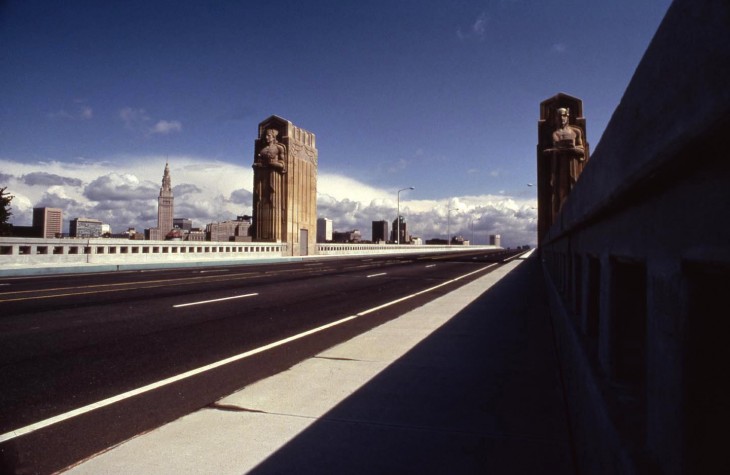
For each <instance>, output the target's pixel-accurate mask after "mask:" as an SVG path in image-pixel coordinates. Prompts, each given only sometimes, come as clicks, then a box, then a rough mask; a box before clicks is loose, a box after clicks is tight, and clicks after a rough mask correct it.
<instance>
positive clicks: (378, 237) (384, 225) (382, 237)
mask: <svg viewBox="0 0 730 475" xmlns="http://www.w3.org/2000/svg"><path fill="white" fill-rule="evenodd" d="M372 236H373V237H372V241H373V242H375V243H377V242H385V241H387V240H388V221H386V220H382V221H373V234H372Z"/></svg>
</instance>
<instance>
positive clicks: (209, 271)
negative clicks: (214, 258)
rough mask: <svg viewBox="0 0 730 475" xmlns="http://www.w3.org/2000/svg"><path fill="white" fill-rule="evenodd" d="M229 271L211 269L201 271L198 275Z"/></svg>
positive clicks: (226, 270)
mask: <svg viewBox="0 0 730 475" xmlns="http://www.w3.org/2000/svg"><path fill="white" fill-rule="evenodd" d="M230 271H231V270H230V269H211V270H201V271H200V272H199V273H200V274H209V273H211V272H230Z"/></svg>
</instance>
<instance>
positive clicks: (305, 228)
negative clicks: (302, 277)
mask: <svg viewBox="0 0 730 475" xmlns="http://www.w3.org/2000/svg"><path fill="white" fill-rule="evenodd" d="M253 169H254V180H253V181H254V183H253V185H254V187H253V226H252V227H253V231H252V236H253V239H254V240H255V241H263V242H282V243H287V244H288V253H289V254H290V255H308V254H313V253H314V248H315V243H316V239H317V148H316V142H315V136H314V134H313V133H311V132H308V131H306V130H304V129H302V128H300V127H297V126H295V125H294V124H292V123H291V122H289V121H288V120H286V119H282V118H281V117H277V116H275V115H274V116H271V117H269V118H268V119H266V120H264V121H263V122H261V123H260V124H259V130H258V138H257V139H256V141H255V145H254V161H253Z"/></svg>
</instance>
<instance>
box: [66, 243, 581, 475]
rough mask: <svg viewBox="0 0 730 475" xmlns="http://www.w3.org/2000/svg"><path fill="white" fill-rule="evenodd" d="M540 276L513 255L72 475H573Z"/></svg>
mask: <svg viewBox="0 0 730 475" xmlns="http://www.w3.org/2000/svg"><path fill="white" fill-rule="evenodd" d="M543 285H544V284H543V280H542V275H541V269H540V263H539V262H538V261H537V259H536V258H535V257H531V258H528V259H524V260H520V259H518V260H515V261H512V262H511V263H509V264H507V265H505V266H503V267H501V268H500V269H498V270H496V271H494V272H492V273H490V274H486V275H485V276H483V277H481V278H479V279H478V280H476V281H473V282H471V283H469V284H467V285H465V286H463V287H461V288H459V289H458V290H456V291H454V292H451V293H449V294H447V295H445V296H443V297H440V298H439V299H437V300H434V301H432V302H430V303H428V304H426V305H424V306H422V307H420V308H417V309H415V310H413V311H411V312H409V313H407V314H405V315H403V316H402V317H399V318H398V319H396V320H393V321H390V322H388V323H386V324H384V325H381V326H379V327H376V328H374V329H372V330H371V331H369V332H367V333H364V334H362V335H360V336H358V337H356V338H353V339H352V340H350V341H347V342H345V343H342V344H340V345H337V346H335V347H333V348H330V349H328V350H326V351H324V352H322V353H321V354H319V355H317V356H315V357H313V358H311V359H309V360H306V361H303V362H302V363H300V364H297V365H296V366H294V367H292V368H290V369H289V370H287V371H285V372H283V373H280V374H278V375H275V376H273V377H270V378H268V379H265V380H262V381H259V382H257V383H255V384H253V385H251V386H248V387H246V388H244V389H242V390H241V391H239V392H237V393H235V394H232V395H230V396H228V397H225V398H223V399H221V400H220V401H218V402H217V403H216V404H213V405H211V406H209V407H207V408H204V409H202V410H199V411H197V412H195V413H193V414H190V415H188V416H185V417H183V418H181V419H178V420H177V421H174V422H172V423H170V424H167V425H165V426H163V427H160V428H158V429H156V430H153V431H151V432H149V433H146V434H143V435H140V436H138V437H136V438H134V439H132V440H129V441H127V442H125V443H123V444H121V445H119V446H117V447H115V448H113V449H111V450H109V451H107V452H105V453H103V454H100V455H97V456H96V457H93V458H91V459H89V460H87V461H85V462H84V463H82V464H80V465H77V466H76V467H74V468H72V469H71V470H69V471H68V473H70V474H102V473H103V474H143V473H155V474H185V473H191V474H193V473H195V474H197V473H210V474H241V473H254V474H270V473H284V474H287V473H296V474H302V473H313V474H314V473H316V474H328V473H332V474H344V473H347V474H352V473H368V474H369V473H373V474H374V473H377V474H381V473H399V474H406V473H418V474H428V473H434V474H446V473H448V474H459V473H495V474H502V473H504V474H535V473H556V474H563V473H566V474H570V473H574V469H573V465H572V459H571V450H570V440H569V435H568V428H567V427H568V425H567V420H566V414H565V409H566V406H565V402H564V400H563V395H562V390H561V384H560V372H559V369H558V363H557V358H556V353H555V348H554V343H553V338H552V331H551V325H550V319H549V314H548V308H547V302H546V296H545V292H544V287H543Z"/></svg>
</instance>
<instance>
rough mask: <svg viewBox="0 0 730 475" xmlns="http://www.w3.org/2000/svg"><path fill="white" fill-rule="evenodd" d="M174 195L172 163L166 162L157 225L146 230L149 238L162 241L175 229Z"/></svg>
mask: <svg viewBox="0 0 730 475" xmlns="http://www.w3.org/2000/svg"><path fill="white" fill-rule="evenodd" d="M173 216H174V197H173V196H172V180H171V179H170V165H169V163H165V172H164V173H163V175H162V186H161V187H160V196H159V197H158V198H157V227H156V228H150V229H146V230H145V235H146V238H147V239H151V240H154V241H161V240H163V239H165V237H166V236H167V233H169V232H170V231H172V229H173Z"/></svg>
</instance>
